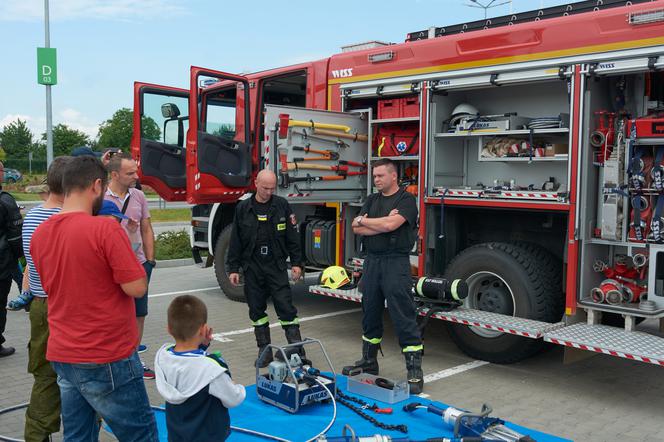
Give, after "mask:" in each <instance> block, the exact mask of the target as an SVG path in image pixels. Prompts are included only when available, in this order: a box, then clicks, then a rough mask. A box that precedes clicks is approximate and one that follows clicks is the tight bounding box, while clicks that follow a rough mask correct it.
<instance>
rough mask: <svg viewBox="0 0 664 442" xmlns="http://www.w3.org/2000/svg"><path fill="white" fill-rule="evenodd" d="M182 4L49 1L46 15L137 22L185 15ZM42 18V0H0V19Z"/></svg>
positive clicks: (165, 0)
mask: <svg viewBox="0 0 664 442" xmlns="http://www.w3.org/2000/svg"><path fill="white" fill-rule="evenodd" d="M184 4H185V2H184V0H57V1H50V2H49V18H50V19H51V20H54V21H57V20H72V19H81V18H85V19H93V20H127V21H136V20H140V19H146V18H157V17H164V16H168V15H170V16H172V15H182V14H185V13H186V12H187V8H186V7H185V6H184ZM41 20H44V2H43V0H2V1H1V2H0V21H30V22H32V21H41Z"/></svg>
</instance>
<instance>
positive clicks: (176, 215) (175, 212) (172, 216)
mask: <svg viewBox="0 0 664 442" xmlns="http://www.w3.org/2000/svg"><path fill="white" fill-rule="evenodd" d="M150 218H151V220H152V222H153V223H163V222H168V221H191V209H186V208H184V209H150Z"/></svg>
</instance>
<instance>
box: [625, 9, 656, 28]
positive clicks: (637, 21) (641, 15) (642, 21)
mask: <svg viewBox="0 0 664 442" xmlns="http://www.w3.org/2000/svg"><path fill="white" fill-rule="evenodd" d="M628 21H629V24H630V25H647V24H650V23H656V22H660V21H664V9H652V10H650V11H641V12H630V14H629V20H628Z"/></svg>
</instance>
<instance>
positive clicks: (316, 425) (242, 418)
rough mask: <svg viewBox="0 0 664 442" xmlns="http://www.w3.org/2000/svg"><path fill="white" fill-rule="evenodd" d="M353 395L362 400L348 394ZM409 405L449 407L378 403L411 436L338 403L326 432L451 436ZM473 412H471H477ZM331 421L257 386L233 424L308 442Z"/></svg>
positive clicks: (323, 411)
mask: <svg viewBox="0 0 664 442" xmlns="http://www.w3.org/2000/svg"><path fill="white" fill-rule="evenodd" d="M337 382H338V386H339V388H341V390H342V391H343V392H344V393H346V378H345V376H341V375H340V376H338V381H337ZM349 394H350V395H351V396H356V397H359V396H357V395H355V394H352V393H349ZM362 399H365V400H366V402H369V403H371V404H373V403H374V402H376V401H374V400H372V399H367V398H362ZM410 402H420V403H423V404H429V403H433V404H435V405H437V406H439V407H442V408H445V407H447V405H446V404H444V403H442V402H437V401H430V400H427V399H423V398H420V397H417V396H411V398H410V399H408V400H406V401H403V402H399V403H397V404H393V405H388V404H385V403H382V402H377V404H378V405H379V406H384V407H391V408H392V409H393V410H394V413H393V414H391V415H384V414H374V413H372V412H370V411H369V412H368V414H370V415H373V416H375V417H376V419H377V420H378V421H380V422H383V423H386V424H406V425H408V434H407V435H404V433H400V432H398V431H386V430H382V429H380V428H378V427H375V426H373V425H372V424H371V423H370V422H368V421H366V420H364V419H362V418H361V417H360V416H359V415H357V414H356V413H354V412H353V411H351V410H350V409H349V408H347V407H345V406H343V405H341V404H337V420H336V422H335V423H334V425H333V426H332V428H330V430H329V431H328V432H327V435H328V436H330V437H331V436H341V433H342V430H343V427H344V425H346V424H348V425H350V426H351V427H353V429H354V430H355V433H356V434H357V435H358V436H372V435H374V434H383V435H389V436H392V437H395V438H399V437H404V436H407V437H409V438H410V439H411V440H414V441H418V440H426V439H428V438H433V437H451V436H452V434H453V431H452V428H450V427H447V426H446V425H445V424H444V423H443V422H442V420H441V418H440V417H439V416H436V415H435V414H432V413H428V412H427V411H426V410H417V411H415V412H414V413H406V412H404V411H402V407H403V406H404V405H406V404H408V403H410ZM481 403H482V398H477V404H478V410H479V408H481ZM478 410H471V411H478ZM492 417H499V418H501V419H505V416H501V415H500V409H498V410H496V411H495V412H494V413H493V414H492ZM331 418H332V404H313V405H308V406H305V407H303V408H301V409H300V412H298V413H297V414H290V413H288V412H286V411H283V410H280V409H278V408H276V407H274V406H272V405H269V404H266V403H265V402H263V401H261V400H260V399H259V398H258V397H257V396H256V387H255V386H254V385H251V386H249V387H247V399H246V400H245V401H244V403H243V404H242V405H240V406H239V407H237V408H234V409H232V410H231V425H233V426H235V427H242V428H247V429H250V430H256V431H260V432H263V433H269V434H272V435H274V436H279V437H282V438H284V439H289V440H292V441H305V440H307V439H309V438H311V437H313V436H315V435H316V434H318V432H320V431H322V430H323V429H324V428H325V427H326V426H327V424H328V423H329V421H330V419H331ZM157 425H158V427H159V438H160V440H162V441H166V440H167V437H166V421H165V416H164V413H163V412H158V413H157ZM507 426H508V427H510V428H512V429H513V430H515V431H518V432H519V433H521V434H527V435H529V436H531V437H532V438H533V439H535V440H536V441H537V442H564V441H567V442H569V440H568V439H563V438H560V437H556V436H552V435H549V434H545V433H542V432H539V431H535V430H531V429H528V428H525V427H521V426H519V425H515V424H512V423H507ZM228 440H229V441H231V442H240V441H251V442H255V441H259V440H266V439H262V438H258V437H255V436H251V435H246V434H242V433H239V432H233V433H232V434H231V436H230V438H229V439H228Z"/></svg>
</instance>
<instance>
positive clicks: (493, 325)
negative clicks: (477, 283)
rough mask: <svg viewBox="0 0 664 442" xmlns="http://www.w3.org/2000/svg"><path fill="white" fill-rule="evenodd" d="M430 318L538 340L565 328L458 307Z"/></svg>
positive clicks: (557, 324) (559, 323) (555, 324)
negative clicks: (550, 332) (553, 331)
mask: <svg viewBox="0 0 664 442" xmlns="http://www.w3.org/2000/svg"><path fill="white" fill-rule="evenodd" d="M426 313H427V310H426V309H424V310H423V311H421V312H420V314H421V315H426ZM431 317H432V318H436V319H442V320H444V321H450V322H456V323H458V324H464V325H470V326H474V327H481V328H486V329H487V330H495V331H499V332H503V333H509V334H511V335H517V336H523V337H526V338H532V339H539V338H541V337H542V336H544V335H545V333H547V332H549V331H552V330H556V329H559V328H561V327H564V326H565V324H564V323H562V322H557V323H554V324H552V323H550V322H542V321H535V320H533V319H525V318H516V317H514V316H507V315H501V314H500V313H492V312H485V311H482V310H473V309H468V308H463V307H459V308H457V309H454V310H452V311H449V312H440V313H434V314H433V315H431Z"/></svg>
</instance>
